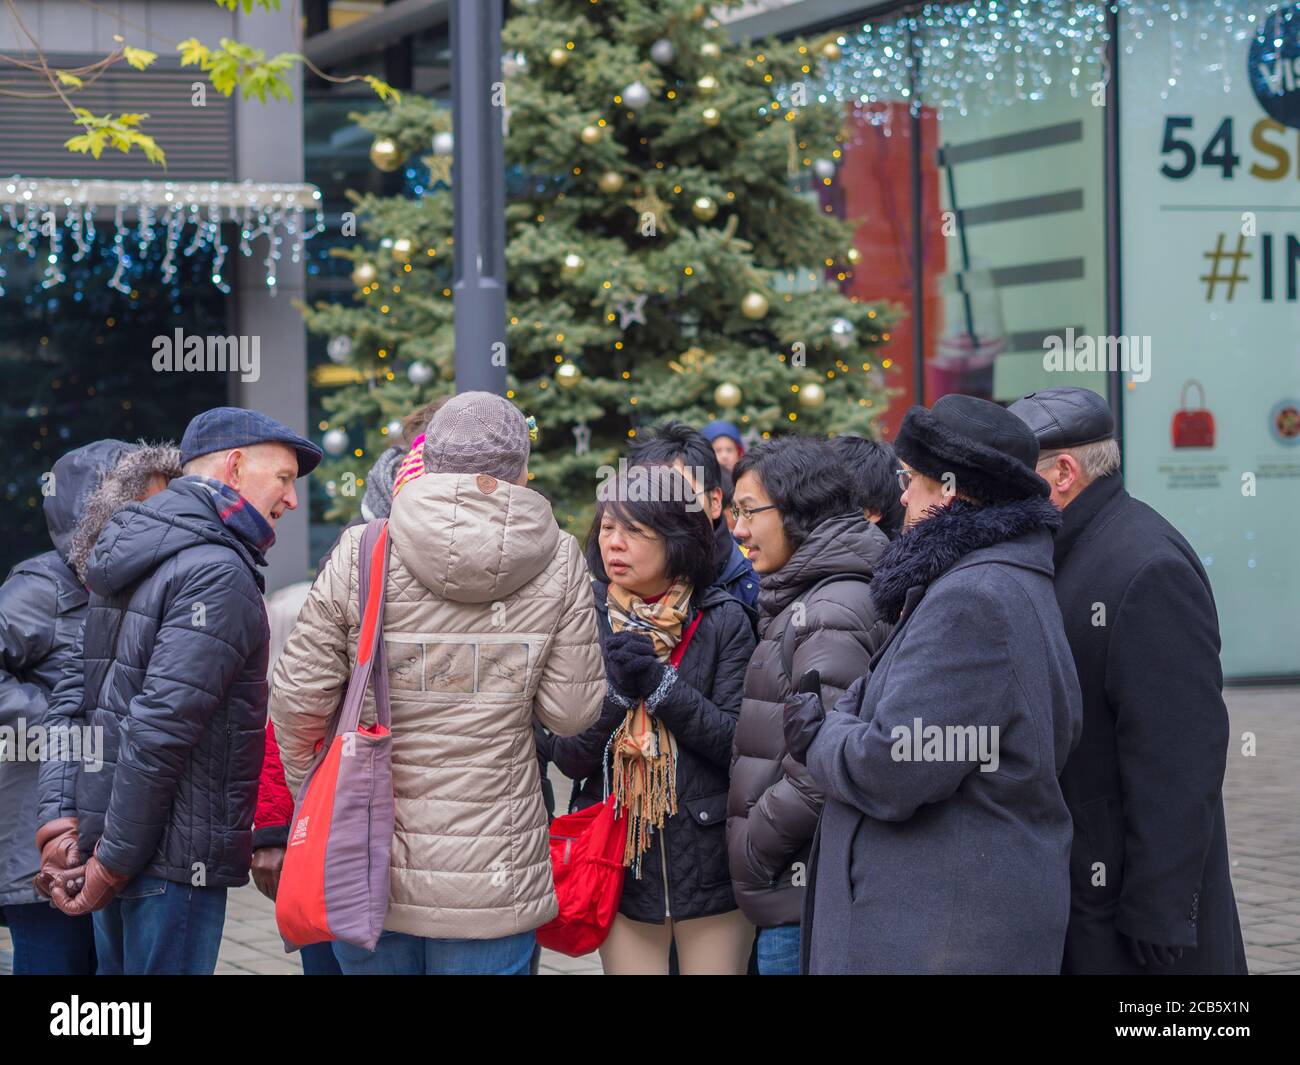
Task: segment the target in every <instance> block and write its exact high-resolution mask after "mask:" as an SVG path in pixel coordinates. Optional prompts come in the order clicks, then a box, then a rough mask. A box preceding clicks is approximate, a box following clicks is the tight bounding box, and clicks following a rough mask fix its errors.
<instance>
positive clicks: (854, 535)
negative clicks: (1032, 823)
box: [727, 511, 889, 928]
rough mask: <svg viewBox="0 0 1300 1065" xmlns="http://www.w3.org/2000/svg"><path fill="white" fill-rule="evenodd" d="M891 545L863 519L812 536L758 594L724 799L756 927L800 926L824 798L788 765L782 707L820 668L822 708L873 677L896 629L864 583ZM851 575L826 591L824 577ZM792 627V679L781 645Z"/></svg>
mask: <svg viewBox="0 0 1300 1065" xmlns="http://www.w3.org/2000/svg"><path fill="white" fill-rule="evenodd" d="M888 543H889V541H888V539H887V538H886V537H885V534H884V533H882V532H881V531H880V530H879V529H878V528H877V527H876V526H875V525H873V524H872V523H871V522H869V521H867V520H865V519H864V518H863V517H862V513H861V512H860V511H855V512H853V513H852V514H847V515H841V516H839V517H835V518H830V519H828V520H826V521H824V522H822V524H820V525H819V526H817V528H815V529H814V530H813V531H812V533H811V534H810V535H809V537H808V539H807V540H805V541H804V542H803V543H802V544H800V545H799V548H798V550H797V551H795V552H794V554H793V555H791V556H790V559H789V560H788V561H787V562H786V564H785V565H784V566H782V567H781V569H779V570H777V571H776V572H775V573H768V574H765V575H764V576H763V578H762V590H761V591H760V592H759V596H758V611H759V621H758V631H759V642H758V647H757V649H756V650H755V651H754V657H753V658H751V659H750V661H749V669H748V670H747V671H746V673H745V700H744V702H743V703H742V704H741V708H740V721H739V723H738V724H737V725H736V740H735V744H734V746H733V748H732V754H731V786H730V791H729V793H728V799H727V853H728V859H729V861H730V865H731V879H732V886H733V888H734V889H735V892H736V901H737V902H739V903H740V908H741V909H742V910H744V911H745V915H746V916H747V917H748V918H749V919H750V920H751V921H753V922H754V924H755V925H757V926H758V927H759V928H775V927H777V926H780V925H797V924H798V923H799V918H800V914H801V912H802V910H803V895H804V885H805V884H806V883H807V871H808V870H807V863H808V852H809V847H810V845H811V843H812V838H813V832H814V831H816V828H817V819H818V817H819V816H820V815H821V808H822V796H821V792H820V790H819V789H818V788H817V786H816V785H815V784H814V783H813V781H812V778H811V776H810V774H809V772H808V769H807V767H806V766H804V765H803V764H802V763H800V762H797V761H795V760H794V759H793V758H791V757H790V754H789V751H788V749H787V747H786V743H785V731H784V729H783V727H782V708H783V706H784V704H785V701H786V699H787V698H788V697H789V696H790V693H791V692H793V691H794V686H795V681H796V680H797V679H798V678H799V677H800V676H802V675H803V674H804V673H805V672H807V671H808V670H810V669H816V670H819V671H820V673H821V683H822V689H821V694H822V702H823V703H824V704H825V705H826V706H833V705H834V703H835V700H836V699H838V698H839V697H840V696H841V695H843V694H844V691H845V690H846V689H847V688H848V687H849V685H851V684H852V683H853V682H854V681H855V680H857V679H858V678H859V677H861V676H863V675H864V674H865V673H866V672H867V664H868V663H869V662H870V661H871V656H872V655H873V654H874V653H875V652H876V650H877V649H878V648H879V647H880V645H881V644H882V643H884V641H885V637H886V636H887V635H888V634H889V625H888V624H887V623H886V622H884V621H883V620H881V619H880V618H879V616H878V615H877V613H876V608H875V606H874V604H873V603H872V601H871V594H870V592H869V591H868V588H867V583H866V580H865V579H864V580H854V579H851V577H850V576H849V575H853V574H857V575H859V576H861V577H863V578H870V577H871V574H872V571H873V569H874V567H875V562H876V559H877V558H879V557H880V552H881V551H882V550H884V548H885V547H886V546H887V545H888ZM841 575H842V576H845V577H846V578H847V579H843V580H834V581H831V582H830V583H827V584H823V585H822V586H821V587H820V588H818V589H817V590H816V591H815V592H812V593H811V594H806V593H808V591H809V589H811V588H812V587H813V586H814V585H816V584H817V583H818V582H819V581H822V580H824V579H825V578H827V577H834V576H841ZM792 626H793V628H794V634H793V635H794V637H795V639H794V645H793V658H792V660H791V667H790V672H789V673H786V666H785V663H784V661H783V647H784V645H785V642H786V639H787V635H786V634H787V630H789V629H790V628H791V627H792Z"/></svg>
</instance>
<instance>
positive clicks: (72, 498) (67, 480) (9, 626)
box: [0, 440, 130, 906]
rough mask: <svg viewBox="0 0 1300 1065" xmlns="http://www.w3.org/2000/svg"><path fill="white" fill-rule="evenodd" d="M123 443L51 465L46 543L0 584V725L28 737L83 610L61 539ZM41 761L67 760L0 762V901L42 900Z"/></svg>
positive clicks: (42, 721)
mask: <svg viewBox="0 0 1300 1065" xmlns="http://www.w3.org/2000/svg"><path fill="white" fill-rule="evenodd" d="M129 447H130V445H129V444H124V443H123V442H122V441H120V440H97V441H96V442H95V443H93V444H87V445H86V446H85V447H79V448H77V449H76V450H75V451H69V452H68V453H67V454H66V455H64V456H63V457H62V458H60V459H59V461H58V462H56V463H55V464H54V470H53V473H54V481H53V486H54V491H53V492H51V493H50V494H49V495H47V496H46V497H45V499H44V501H43V505H44V510H45V524H46V526H47V527H48V528H49V531H50V540H51V541H52V542H53V543H54V550H52V551H46V552H44V553H43V554H40V555H37V556H36V557H35V558H29V559H27V560H26V561H25V562H20V563H18V565H16V566H15V567H14V568H13V570H11V571H10V573H9V576H8V578H7V579H6V580H5V582H4V585H3V586H0V726H5V727H8V728H12V729H14V730H15V731H17V730H18V729H19V728H20V727H22V726H21V725H20V722H23V721H25V722H26V726H25V727H26V729H27V730H28V732H27V734H28V735H29V736H30V735H31V734H32V730H33V727H34V726H41V727H44V728H47V729H48V728H49V726H50V725H51V724H53V723H54V722H52V721H50V720H49V719H48V716H47V713H46V710H47V708H48V704H49V700H50V698H51V693H52V692H53V690H54V688H55V686H56V685H57V684H58V681H59V678H60V676H61V675H62V673H63V670H64V668H65V666H67V665H68V664H69V662H70V660H71V659H72V658H73V657H74V652H75V649H76V646H77V642H78V640H79V639H80V636H81V623H82V621H83V620H84V619H85V616H86V598H87V593H86V589H85V588H83V587H82V586H81V582H80V581H78V580H77V576H76V574H75V573H73V572H72V569H71V567H70V566H69V565H68V542H69V539H70V538H71V536H72V529H73V526H74V525H75V523H76V518H77V513H78V511H79V510H80V509H81V503H82V501H83V500H84V499H85V497H86V496H87V495H88V494H89V493H90V492H91V491H93V490H94V488H95V485H96V484H97V483H98V481H99V478H100V477H101V476H103V474H104V471H105V470H107V469H108V468H109V467H111V466H112V465H113V463H114V462H115V461H116V460H117V458H118V457H119V456H120V455H121V454H122V453H123V452H124V451H126V450H128V449H129ZM84 753H85V754H86V756H87V757H93V755H94V752H90V751H87V752H84ZM49 764H55V765H58V766H63V767H69V766H75V763H72V762H69V761H58V762H52V760H47V761H46V762H44V763H42V762H37V761H28V760H26V759H23V760H22V761H18V760H17V759H16V758H12V757H10V758H5V759H4V760H3V761H0V905H3V906H16V905H21V904H24V903H30V902H41V901H44V900H42V899H41V897H40V896H39V895H37V894H36V890H35V889H34V888H33V887H32V877H34V876H35V875H36V869H37V866H38V865H39V860H38V859H39V857H40V856H39V854H38V853H37V850H36V844H35V839H36V829H37V828H38V827H40V826H41V825H43V824H45V821H46V820H51V821H52V820H54V818H53V817H51V818H46V819H44V820H42V819H39V818H38V815H37V807H38V801H37V799H38V796H37V792H38V787H37V781H38V777H39V774H40V772H41V767H42V765H49ZM68 812H69V813H71V811H68ZM56 816H57V815H56Z"/></svg>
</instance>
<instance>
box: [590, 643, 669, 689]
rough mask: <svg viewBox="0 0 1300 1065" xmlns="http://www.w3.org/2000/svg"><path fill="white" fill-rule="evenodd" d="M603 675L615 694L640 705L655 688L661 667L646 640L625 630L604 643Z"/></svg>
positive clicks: (660, 675) (661, 675) (652, 647)
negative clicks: (617, 693)
mask: <svg viewBox="0 0 1300 1065" xmlns="http://www.w3.org/2000/svg"><path fill="white" fill-rule="evenodd" d="M605 673H606V675H607V676H608V678H609V683H610V685H611V686H612V687H613V688H614V690H615V691H617V692H619V693H620V694H622V695H624V696H626V697H627V698H629V699H632V700H634V701H636V702H640V701H641V700H643V699H644V698H645V697H646V696H647V695H649V694H650V693H651V692H652V691H654V690H655V689H656V688H657V687H659V682H660V681H661V680H663V677H664V664H663V663H662V662H661V661H659V656H658V655H656V654H655V647H654V644H653V643H651V642H650V637H649V636H646V635H644V634H642V633H639V632H628V631H626V630H625V631H623V632H615V633H612V634H611V635H610V637H609V639H607V640H606V641H605Z"/></svg>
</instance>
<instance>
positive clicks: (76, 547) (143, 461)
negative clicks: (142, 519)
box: [67, 442, 181, 584]
mask: <svg viewBox="0 0 1300 1065" xmlns="http://www.w3.org/2000/svg"><path fill="white" fill-rule="evenodd" d="M180 475H181V453H180V449H179V448H178V447H176V445H174V444H146V443H144V442H141V443H139V444H134V445H124V446H123V449H122V451H121V453H120V454H118V455H117V457H116V461H115V462H114V463H113V464H112V465H111V466H110V467H109V468H108V469H107V471H106V472H105V473H104V475H103V477H102V478H101V479H100V481H99V484H98V485H97V486H96V487H95V489H94V491H93V492H91V493H90V494H89V495H88V496H87V497H86V498H85V501H84V503H83V504H82V508H81V515H80V517H79V518H78V519H77V525H76V528H75V529H73V531H72V537H71V542H70V544H69V547H68V559H67V561H68V565H69V566H71V567H72V568H73V570H74V571H75V572H76V574H77V578H78V579H79V580H80V581H81V582H82V583H83V584H85V583H86V567H87V563H88V562H89V560H90V552H91V550H92V549H93V548H94V546H95V541H96V540H98V539H99V534H100V533H102V532H103V531H104V528H105V527H106V526H107V525H108V523H109V521H110V520H111V519H112V517H113V515H114V514H116V513H117V512H118V511H119V510H121V509H122V508H123V507H124V506H126V504H128V503H134V502H136V501H138V500H139V499H141V498H142V497H143V496H144V494H145V492H146V491H147V490H148V488H149V482H150V481H151V480H152V479H153V478H154V477H155V476H159V477H163V478H165V479H166V480H168V481H171V480H173V479H174V478H176V477H179V476H180Z"/></svg>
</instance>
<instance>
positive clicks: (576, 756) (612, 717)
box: [543, 695, 627, 780]
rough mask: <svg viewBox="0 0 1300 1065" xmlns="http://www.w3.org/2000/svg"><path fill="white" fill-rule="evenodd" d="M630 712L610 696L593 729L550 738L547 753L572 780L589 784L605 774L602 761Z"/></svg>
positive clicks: (606, 697) (545, 751) (601, 709)
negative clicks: (617, 730)
mask: <svg viewBox="0 0 1300 1065" xmlns="http://www.w3.org/2000/svg"><path fill="white" fill-rule="evenodd" d="M626 713H627V710H626V709H625V708H624V707H622V706H620V705H619V704H618V703H616V702H614V700H612V699H611V698H610V697H609V696H608V695H606V696H605V701H604V702H603V703H602V704H601V707H600V717H599V718H598V719H597V721H596V723H595V724H594V725H592V726H591V728H589V729H586V730H585V731H583V732H579V733H578V734H577V735H576V736H555V735H552V736H550V737H548V739H549V743H548V744H547V745H546V747H545V748H544V750H543V753H544V754H545V755H546V756H547V757H548V758H550V760H551V761H552V762H554V763H555V764H556V765H557V766H559V769H560V772H561V773H563V774H564V775H565V776H566V777H568V778H569V779H570V780H586V779H587V778H588V777H591V776H596V775H598V774H599V773H600V772H601V771H602V766H601V761H602V759H603V757H604V754H605V745H606V744H607V743H608V742H609V737H610V736H611V735H613V732H614V730H615V729H616V728H618V726H619V723H620V722H621V721H622V720H623V717H624V715H625V714H626Z"/></svg>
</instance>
